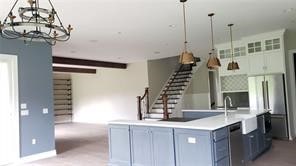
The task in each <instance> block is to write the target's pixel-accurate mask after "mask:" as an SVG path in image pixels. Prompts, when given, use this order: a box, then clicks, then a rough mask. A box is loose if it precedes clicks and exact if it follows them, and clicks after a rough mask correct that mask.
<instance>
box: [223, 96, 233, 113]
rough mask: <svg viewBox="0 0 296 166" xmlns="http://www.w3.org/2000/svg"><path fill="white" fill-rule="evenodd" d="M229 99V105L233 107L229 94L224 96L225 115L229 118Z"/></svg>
mask: <svg viewBox="0 0 296 166" xmlns="http://www.w3.org/2000/svg"><path fill="white" fill-rule="evenodd" d="M227 99H228V100H229V106H230V107H232V101H231V98H230V97H229V96H226V97H225V98H224V115H225V118H227V116H228V112H227Z"/></svg>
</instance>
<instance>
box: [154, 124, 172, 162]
mask: <svg viewBox="0 0 296 166" xmlns="http://www.w3.org/2000/svg"><path fill="white" fill-rule="evenodd" d="M150 130H151V138H152V155H153V165H154V166H174V165H175V150H174V134H173V129H172V128H159V127H152V128H150Z"/></svg>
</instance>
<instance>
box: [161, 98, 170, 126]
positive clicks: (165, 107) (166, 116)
mask: <svg viewBox="0 0 296 166" xmlns="http://www.w3.org/2000/svg"><path fill="white" fill-rule="evenodd" d="M162 104H163V119H165V120H167V119H169V112H168V96H167V95H166V94H163V96H162Z"/></svg>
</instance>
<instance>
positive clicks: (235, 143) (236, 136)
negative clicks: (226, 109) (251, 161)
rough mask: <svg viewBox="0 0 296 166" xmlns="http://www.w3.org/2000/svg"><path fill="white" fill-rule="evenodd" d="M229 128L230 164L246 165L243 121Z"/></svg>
mask: <svg viewBox="0 0 296 166" xmlns="http://www.w3.org/2000/svg"><path fill="white" fill-rule="evenodd" d="M228 129H229V149H230V152H229V153H230V165H231V166H244V165H246V164H245V160H244V145H243V135H242V127H241V123H240V122H239V123H235V124H233V125H230V126H229V127H228Z"/></svg>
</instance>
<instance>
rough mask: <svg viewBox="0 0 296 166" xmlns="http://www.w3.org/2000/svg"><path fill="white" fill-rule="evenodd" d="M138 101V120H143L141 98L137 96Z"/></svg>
mask: <svg viewBox="0 0 296 166" xmlns="http://www.w3.org/2000/svg"><path fill="white" fill-rule="evenodd" d="M137 99H138V120H142V110H141V96H137Z"/></svg>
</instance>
